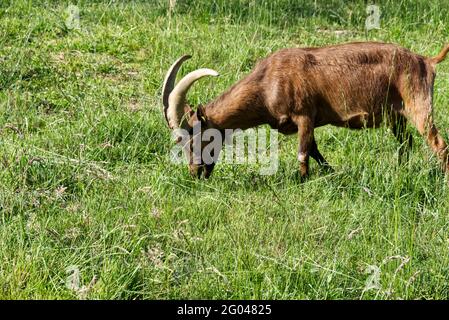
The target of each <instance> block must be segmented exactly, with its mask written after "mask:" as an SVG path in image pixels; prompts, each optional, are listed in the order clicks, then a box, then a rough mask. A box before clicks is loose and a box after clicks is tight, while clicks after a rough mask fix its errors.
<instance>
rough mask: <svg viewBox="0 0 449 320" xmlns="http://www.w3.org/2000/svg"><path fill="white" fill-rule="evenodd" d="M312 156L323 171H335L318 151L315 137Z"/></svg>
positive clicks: (311, 151)
mask: <svg viewBox="0 0 449 320" xmlns="http://www.w3.org/2000/svg"><path fill="white" fill-rule="evenodd" d="M310 156H311V157H312V158H313V159H314V160H315V161H316V162H317V163H318V165H319V166H320V167H322V168H323V169H326V170H329V171H333V170H332V167H331V166H330V164H329V163H328V162H327V161H326V159H324V157H323V155H322V154H321V152H320V151H319V150H318V145H317V143H316V140H315V137H314V138H313V141H312V148H311V150H310Z"/></svg>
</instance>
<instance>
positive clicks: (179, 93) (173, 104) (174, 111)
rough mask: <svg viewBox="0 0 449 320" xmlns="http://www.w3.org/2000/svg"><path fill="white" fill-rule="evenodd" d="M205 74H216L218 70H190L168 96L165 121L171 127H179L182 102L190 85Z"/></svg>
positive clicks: (182, 112)
mask: <svg viewBox="0 0 449 320" xmlns="http://www.w3.org/2000/svg"><path fill="white" fill-rule="evenodd" d="M205 76H213V77H216V76H218V72H217V71H215V70H212V69H198V70H195V71H192V72H190V73H189V74H188V75H186V76H185V77H184V78H182V79H181V81H179V82H178V84H177V85H176V87H175V88H174V89H173V91H172V92H171V93H170V95H169V97H168V109H167V121H168V126H169V127H170V128H171V129H176V128H179V126H180V124H181V120H182V117H183V116H184V104H185V99H186V95H187V91H189V88H190V86H191V85H192V84H193V83H194V82H195V81H197V80H199V79H201V78H202V77H205Z"/></svg>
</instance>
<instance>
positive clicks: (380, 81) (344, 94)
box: [191, 42, 449, 177]
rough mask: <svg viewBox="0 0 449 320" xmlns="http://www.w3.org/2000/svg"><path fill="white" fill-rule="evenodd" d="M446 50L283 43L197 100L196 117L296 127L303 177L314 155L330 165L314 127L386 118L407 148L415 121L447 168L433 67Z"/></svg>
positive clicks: (217, 124) (243, 125)
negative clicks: (424, 52)
mask: <svg viewBox="0 0 449 320" xmlns="http://www.w3.org/2000/svg"><path fill="white" fill-rule="evenodd" d="M448 51H449V46H446V47H445V48H444V49H443V50H442V51H441V52H440V54H439V55H438V56H436V57H433V58H428V57H424V56H421V55H418V54H415V53H413V52H411V51H409V50H407V49H405V48H402V47H400V46H398V45H395V44H386V43H377V42H359V43H348V44H342V45H335V46H328V47H322V48H291V49H282V50H280V51H277V52H275V53H273V54H271V55H270V56H268V57H267V58H265V59H263V60H262V61H260V62H259V63H258V64H257V66H256V67H255V69H254V70H253V71H252V72H251V73H250V74H249V75H247V76H246V77H245V78H244V79H242V80H240V81H239V82H238V83H236V84H235V85H233V86H232V87H231V88H230V89H229V90H227V91H226V92H224V93H223V94H222V95H220V96H219V97H218V98H216V99H215V100H213V101H212V102H210V103H208V104H207V105H206V106H204V107H201V106H200V107H199V108H198V110H197V111H196V112H195V113H192V117H191V121H199V120H201V121H202V122H203V123H204V126H205V127H206V128H217V129H220V130H224V129H228V128H229V129H236V128H239V129H247V128H250V127H255V126H258V125H261V124H269V125H270V126H271V127H273V128H276V129H278V130H279V131H280V132H281V133H284V134H293V133H298V135H299V152H298V160H299V162H300V173H301V176H302V177H305V176H307V174H308V160H309V156H311V157H312V158H314V159H315V160H317V161H318V163H320V164H322V165H327V162H326V161H325V160H324V157H323V156H322V155H321V154H320V152H319V151H318V147H317V144H316V141H315V138H314V135H313V131H314V128H316V127H320V126H324V125H327V124H331V125H335V126H340V127H347V128H352V129H361V128H375V127H378V126H379V125H380V123H381V122H382V121H383V120H386V119H385V118H386V117H387V118H388V120H389V123H390V124H391V127H392V130H393V133H394V134H395V136H396V138H397V139H398V140H399V142H400V143H401V149H400V151H401V154H402V153H403V151H404V150H403V147H404V146H403V142H404V140H406V139H407V140H408V142H409V143H408V144H409V145H410V144H411V136H410V135H409V134H407V133H406V132H405V125H406V122H407V121H410V122H411V123H412V124H413V125H414V126H415V127H416V128H417V129H418V131H419V132H420V134H422V135H423V136H424V137H425V138H426V140H427V143H428V144H429V146H430V147H431V149H432V150H433V151H434V152H435V153H436V154H437V155H438V156H439V157H440V159H441V160H442V161H443V165H444V169H445V170H449V164H448V153H447V146H446V143H445V142H444V140H443V139H442V137H441V136H440V135H439V133H438V130H437V129H436V127H435V125H434V123H433V119H432V108H433V106H432V96H433V85H434V79H435V66H436V64H437V63H439V62H440V61H442V60H443V59H444V58H445V56H446V54H447V52H448ZM200 118H201V119H200ZM191 125H192V122H191Z"/></svg>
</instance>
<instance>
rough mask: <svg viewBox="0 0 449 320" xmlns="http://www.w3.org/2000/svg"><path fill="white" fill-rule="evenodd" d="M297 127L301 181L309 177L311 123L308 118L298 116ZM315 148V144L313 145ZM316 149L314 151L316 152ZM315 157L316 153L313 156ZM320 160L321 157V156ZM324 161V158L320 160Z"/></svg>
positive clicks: (311, 147) (311, 137) (311, 146)
mask: <svg viewBox="0 0 449 320" xmlns="http://www.w3.org/2000/svg"><path fill="white" fill-rule="evenodd" d="M295 122H296V125H297V126H298V138H299V150H298V161H299V173H300V175H301V180H303V179H305V178H307V176H308V175H309V156H310V155H311V152H312V149H313V142H314V138H313V128H314V127H313V121H312V119H310V117H308V116H298V117H297V118H296V119H295ZM315 146H316V143H315ZM317 150H318V149H316V151H317ZM314 155H315V156H316V153H315V154H314ZM321 158H322V156H321ZM322 159H323V160H324V158H322Z"/></svg>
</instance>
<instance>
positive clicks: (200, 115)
mask: <svg viewBox="0 0 449 320" xmlns="http://www.w3.org/2000/svg"><path fill="white" fill-rule="evenodd" d="M196 117H197V119H198V120H199V121H201V123H202V124H206V116H205V115H204V110H203V106H201V105H199V106H198V109H196Z"/></svg>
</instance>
